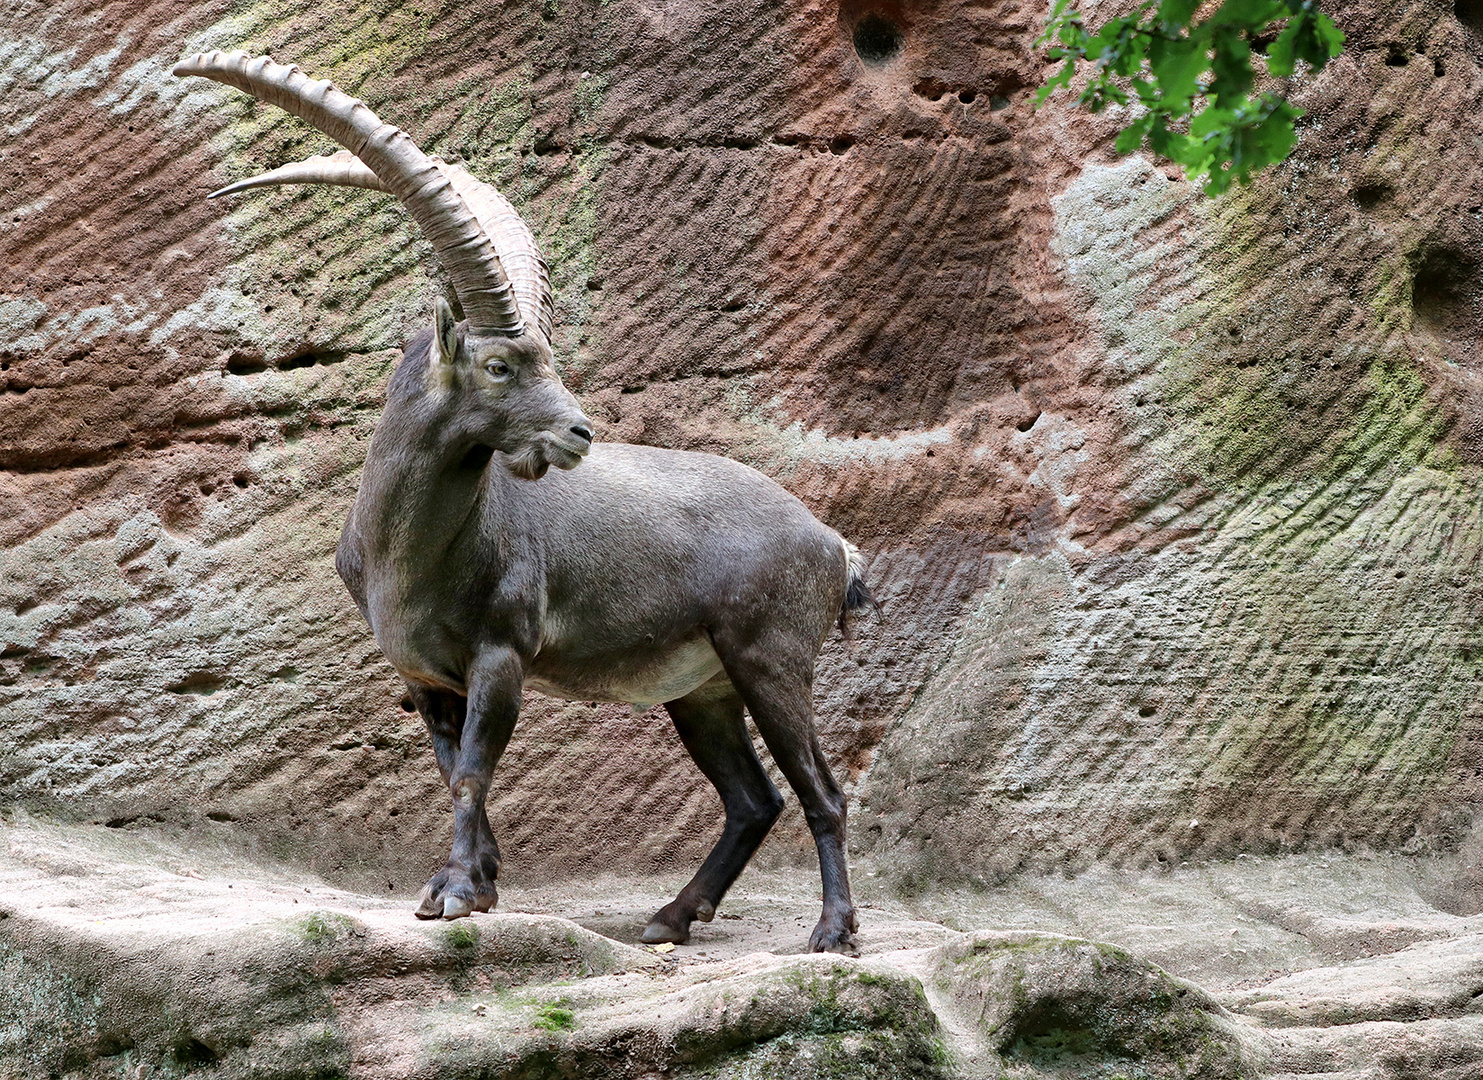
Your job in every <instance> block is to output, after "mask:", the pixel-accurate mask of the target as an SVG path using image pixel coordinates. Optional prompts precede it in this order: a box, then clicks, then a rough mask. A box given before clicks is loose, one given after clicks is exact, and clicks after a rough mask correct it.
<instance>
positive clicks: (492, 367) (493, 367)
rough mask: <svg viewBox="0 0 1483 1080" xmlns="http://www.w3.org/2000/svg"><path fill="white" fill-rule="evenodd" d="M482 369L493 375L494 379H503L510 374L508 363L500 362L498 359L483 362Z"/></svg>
mask: <svg viewBox="0 0 1483 1080" xmlns="http://www.w3.org/2000/svg"><path fill="white" fill-rule="evenodd" d="M484 370H485V371H487V372H489V374H491V375H493V376H494V377H495V378H496V379H503V378H505V377H506V376H508V375H509V374H510V365H509V364H502V363H500V362H499V361H498V360H494V361H491V362H490V363H488V364H485V365H484Z"/></svg>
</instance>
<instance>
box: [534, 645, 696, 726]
mask: <svg viewBox="0 0 1483 1080" xmlns="http://www.w3.org/2000/svg"><path fill="white" fill-rule="evenodd" d="M721 670H722V668H721V658H720V657H719V656H717V655H716V650H715V649H713V648H712V647H711V643H710V640H709V639H708V638H705V637H699V638H692V639H690V640H689V641H683V642H680V643H678V644H677V645H675V646H673V647H672V648H670V649H669V650H667V651H666V652H664V653H662V654H660V655H657V656H651V657H648V658H646V662H644V663H641V664H633V665H629V666H626V667H623V668H619V669H617V670H614V669H611V668H609V669H606V670H604V671H603V672H602V674H601V675H597V676H596V677H595V678H592V679H586V678H582V677H581V676H580V675H576V674H575V673H571V672H559V673H558V672H551V673H550V674H549V677H542V676H538V675H532V676H530V677H528V678H527V679H526V680H525V685H526V686H527V687H529V688H530V689H532V690H536V691H539V692H540V693H542V694H547V695H549V696H551V697H557V698H565V699H566V700H568V701H616V702H625V703H628V704H631V705H640V706H644V707H646V708H647V707H648V706H650V705H657V704H658V703H659V702H661V701H674V700H675V699H676V698H682V697H684V696H685V695H687V694H689V693H690V692H691V691H693V690H696V689H698V688H700V687H701V686H703V685H704V684H705V683H707V682H709V681H710V680H711V679H713V678H715V677H716V676H717V675H719V674H721Z"/></svg>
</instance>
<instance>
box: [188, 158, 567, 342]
mask: <svg viewBox="0 0 1483 1080" xmlns="http://www.w3.org/2000/svg"><path fill="white" fill-rule="evenodd" d="M430 160H431V161H432V163H433V164H434V165H436V166H437V167H438V168H439V169H440V170H441V171H442V173H443V175H444V176H446V177H447V178H448V182H449V183H450V184H452V185H453V190H454V191H455V192H456V193H457V194H458V196H459V197H460V198H461V199H463V201H464V205H466V206H467V207H468V208H469V210H470V212H472V213H473V215H474V217H476V218H478V219H479V225H480V227H481V228H483V230H484V233H485V235H486V236H488V237H489V239H490V241H491V242H492V243H493V244H494V249H495V251H496V253H498V255H499V259H500V264H501V265H502V266H503V267H504V270H505V273H506V275H508V277H509V279H510V285H511V287H512V288H513V289H514V290H515V299H516V301H517V302H518V303H519V305H520V314H521V317H522V318H523V319H524V320H525V321H526V323H527V324H529V325H532V326H535V327H536V328H537V329H539V330H540V332H541V335H542V336H543V337H545V339H546V340H547V341H550V340H551V327H552V323H553V319H554V314H555V304H554V303H553V300H552V296H551V273H550V271H549V270H548V269H547V267H546V260H545V259H544V258H542V257H541V250H540V248H539V247H538V246H537V245H536V239H535V236H534V235H533V234H532V233H531V231H530V227H529V226H527V225H526V224H525V221H524V219H523V218H521V216H520V214H519V213H518V212H517V211H516V210H515V207H514V206H512V205H511V204H510V201H509V200H508V199H506V198H505V197H504V196H503V195H501V194H500V193H499V192H498V191H497V190H495V188H493V187H492V186H490V185H489V184H486V183H485V182H484V181H483V180H480V179H478V178H477V177H476V176H474V175H473V174H472V173H470V172H469V171H468V170H467V169H465V168H464V167H463V166H462V165H450V164H448V163H447V162H444V161H439V160H438V159H437V158H431V159H430ZM285 184H336V185H339V186H341V187H358V188H369V189H370V190H372V191H386V192H389V191H390V190H391V189H390V188H388V187H387V186H386V185H385V184H383V183H382V182H381V181H380V179H379V178H377V176H376V174H375V173H374V172H372V171H371V170H370V168H368V167H367V166H366V164H365V162H363V161H361V160H360V159H359V158H358V157H356V156H355V155H354V154H352V153H351V152H350V151H349V150H340V151H338V152H337V153H334V154H328V155H321V156H318V157H311V158H306V159H304V160H303V161H295V162H293V163H291V164H289V165H282V166H279V167H278V168H276V169H273V170H272V171H270V172H265V173H260V174H259V175H257V176H253V177H250V178H248V179H246V180H239V181H237V182H236V183H235V184H228V185H227V186H226V187H224V188H220V189H219V190H217V191H213V192H212V193H211V194H210V195H208V196H206V197H207V198H208V199H215V198H216V197H218V196H220V195H232V194H235V193H237V192H239V191H248V190H251V189H253V188H263V187H275V186H279V185H285Z"/></svg>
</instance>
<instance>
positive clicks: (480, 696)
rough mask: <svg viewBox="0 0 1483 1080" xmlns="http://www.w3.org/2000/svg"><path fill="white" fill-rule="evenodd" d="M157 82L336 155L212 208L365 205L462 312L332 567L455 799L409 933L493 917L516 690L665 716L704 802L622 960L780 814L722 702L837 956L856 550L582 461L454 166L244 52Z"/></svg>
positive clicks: (673, 931)
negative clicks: (685, 866) (832, 763)
mask: <svg viewBox="0 0 1483 1080" xmlns="http://www.w3.org/2000/svg"><path fill="white" fill-rule="evenodd" d="M175 74H176V75H204V76H206V77H207V78H210V79H216V80H218V81H220V82H223V83H227V84H229V85H231V86H235V87H238V88H240V89H242V90H245V91H247V92H248V93H249V94H252V95H254V96H255V97H257V98H259V99H261V100H263V101H266V102H270V103H272V104H273V105H276V106H278V107H279V108H282V109H285V110H287V111H288V112H290V113H293V114H294V115H295V116H298V117H300V118H302V119H304V120H306V121H308V122H309V123H310V124H312V125H313V126H314V127H316V128H318V129H319V130H320V131H322V132H324V133H325V134H326V135H328V136H330V137H331V138H333V139H335V140H336V141H337V142H338V143H340V144H341V145H342V146H343V147H345V149H344V150H343V151H341V152H339V153H336V154H334V155H331V156H327V157H318V158H310V159H308V160H307V161H302V162H298V163H295V164H291V165H285V166H283V167H282V168H279V169H275V170H273V171H272V172H269V173H265V174H263V175H262V176H258V177H255V178H253V179H250V180H245V181H242V182H241V183H237V184H233V185H231V186H230V187H227V188H223V189H222V190H221V191H218V192H214V193H213V196H214V195H221V194H225V193H227V192H235V191H241V190H243V189H245V188H251V187H259V186H267V185H274V184H303V183H326V184H342V185H349V186H355V187H365V188H373V189H375V190H377V191H384V192H389V193H391V194H393V195H395V196H396V197H397V198H398V199H399V200H400V201H401V203H402V205H403V206H404V207H405V208H406V209H407V211H408V213H410V214H411V215H412V217H413V219H414V220H416V222H417V224H418V225H419V226H420V227H421V229H422V231H423V232H424V234H426V236H427V237H428V238H429V239H430V240H431V241H432V244H433V247H434V248H435V250H436V251H437V254H438V258H439V260H440V261H441V262H442V265H443V267H444V268H445V269H446V270H447V272H448V275H449V277H450V278H451V280H452V284H453V288H454V290H455V292H456V293H457V296H458V299H459V302H460V303H461V305H462V307H463V310H464V313H465V314H466V316H467V319H466V321H464V322H461V323H456V324H455V322H454V316H453V313H452V311H451V310H450V308H449V306H448V304H447V303H446V302H444V301H443V300H442V299H441V298H439V299H437V300H436V301H435V303H434V308H435V315H434V320H433V326H432V327H430V328H429V329H427V330H424V331H422V332H421V333H419V334H417V335H416V336H415V337H413V338H412V340H411V341H410V342H409V343H408V344H407V345H406V346H405V347H404V349H403V357H402V360H401V363H400V364H399V365H398V367H397V369H396V373H395V374H394V375H393V377H392V379H391V384H390V386H389V388H388V390H387V400H386V409H385V412H384V413H383V415H382V417H381V420H380V422H379V423H378V424H377V425H376V430H375V433H374V435H373V436H372V438H371V444H370V449H369V452H368V453H367V456H366V464H365V472H364V474H363V476H362V478H361V483H360V491H359V494H358V495H357V497H356V500H355V505H354V508H353V509H352V510H351V512H350V518H349V520H348V521H347V522H346V524H345V529H344V532H343V534H342V535H341V538H340V543H339V548H338V551H337V554H336V559H335V565H336V567H337V569H338V570H339V572H340V576H341V577H342V578H343V579H344V581H345V584H346V586H347V587H348V588H349V590H350V592H351V595H352V596H354V598H355V602H356V604H357V605H358V606H359V607H360V610H361V613H362V614H363V615H364V616H365V617H366V620H367V621H368V622H369V623H370V625H371V629H372V631H373V632H374V634H375V636H376V641H377V643H378V644H379V645H380V647H381V650H382V652H383V653H385V655H386V658H387V659H388V660H389V661H390V662H391V663H392V664H393V665H394V666H395V667H396V669H397V671H398V672H399V673H400V674H401V676H402V677H403V678H404V679H405V680H406V683H407V686H408V688H409V690H410V694H411V698H412V701H413V702H415V703H416V706H417V709H418V711H420V712H421V713H422V716H423V717H424V719H425V720H426V721H427V726H428V729H429V731H430V733H431V736H432V744H433V750H434V753H435V754H436V756H437V760H438V768H439V770H440V771H441V773H442V776H443V780H444V781H445V782H446V783H447V785H448V788H449V791H450V793H451V794H452V797H453V808H454V826H453V830H454V833H453V848H452V851H451V853H450V854H449V856H448V861H447V864H446V865H445V866H444V867H443V868H442V869H441V870H439V871H438V872H437V873H436V874H434V875H433V877H432V879H431V880H430V881H429V882H428V883H427V886H426V887H425V888H424V889H423V890H422V896H421V902H420V905H419V906H418V908H417V912H416V913H417V915H418V916H420V917H422V918H425V919H432V918H438V917H442V918H444V919H456V918H459V917H460V916H464V915H468V914H469V913H470V912H474V911H488V910H490V909H492V908H493V907H494V906H495V903H496V900H497V894H496V891H495V878H496V876H497V875H498V872H499V867H500V854H499V848H498V846H497V845H496V844H495V840H494V835H493V833H492V832H491V830H490V827H489V818H488V816H487V815H486V813H485V808H484V804H485V797H486V795H487V793H488V791H489V784H490V774H491V772H492V770H493V769H494V767H495V763H496V762H497V761H498V760H499V757H500V754H501V753H502V752H503V750H504V748H505V745H506V743H507V742H508V741H509V738H510V734H511V732H512V730H513V729H514V727H515V720H516V718H517V716H518V715H519V712H520V704H521V692H522V689H523V688H524V687H530V688H532V689H534V690H538V691H540V692H542V693H545V694H550V695H553V696H555V697H560V698H567V699H572V700H581V701H607V702H628V703H632V704H635V705H640V706H644V707H648V706H651V705H653V704H656V703H660V702H662V703H663V704H664V706H665V708H666V709H667V710H668V711H669V715H670V718H671V719H672V720H673V721H674V726H675V729H676V731H678V732H679V736H680V740H681V741H682V742H683V743H684V745H685V749H686V750H687V751H689V753H690V756H691V757H692V758H694V759H695V763H696V764H697V765H699V766H700V770H701V772H703V773H704V774H705V775H706V777H707V778H708V779H709V780H710V781H711V783H712V784H714V785H715V787H716V790H717V791H718V792H719V793H720V795H721V801H722V803H723V805H724V806H725V811H726V825H725V829H724V831H723V832H722V834H721V838H720V840H718V841H717V842H716V845H715V847H714V848H713V849H712V850H711V852H710V854H709V855H708V856H707V857H706V859H705V861H704V862H703V863H702V864H701V867H700V869H699V871H698V872H697V873H696V874H695V876H694V878H693V879H692V880H691V881H690V883H689V884H687V885H686V886H685V887H684V888H683V889H681V890H680V893H679V895H678V896H676V897H675V899H674V900H673V901H671V902H670V903H669V904H666V905H665V906H664V907H662V908H661V909H660V910H659V911H658V912H657V913H656V914H655V915H654V917H653V919H652V920H651V921H650V922H649V924H648V926H647V927H646V928H645V929H644V932H643V940H644V941H645V942H647V943H651V944H653V943H659V942H685V941H687V940H688V939H689V936H690V924H691V923H692V922H693V921H694V920H696V919H700V920H703V921H709V920H710V919H711V918H712V916H713V915H714V914H715V911H716V906H717V905H718V904H719V903H720V902H721V898H722V897H723V896H724V895H725V893H726V890H727V889H728V888H729V887H730V886H731V884H732V882H734V881H735V880H736V878H737V875H738V874H740V873H741V871H742V869H743V867H745V866H746V864H747V860H748V859H750V858H751V856H752V854H753V852H755V851H756V850H757V846H758V845H759V844H760V843H761V842H762V839H763V837H764V836H765V835H766V834H767V831H768V829H769V828H770V827H771V826H772V824H773V822H774V821H775V820H776V818H777V816H778V814H779V812H780V811H781V809H782V805H783V800H782V796H781V795H779V794H778V790H777V788H776V787H775V786H774V785H773V784H772V782H771V781H770V780H769V779H768V776H767V773H766V772H765V771H764V769H763V767H762V764H761V762H760V761H758V759H757V755H756V752H755V751H754V750H753V748H752V740H751V738H750V737H749V735H748V733H747V728H746V724H745V720H744V716H743V710H744V709H745V710H747V711H749V712H750V713H751V715H752V719H753V721H754V722H755V724H756V725H757V730H758V731H759V732H760V733H761V735H762V738H763V740H764V741H765V742H766V744H767V747H768V749H769V751H771V753H772V756H773V759H774V760H775V761H776V762H777V764H778V767H779V768H780V769H781V770H782V772H783V775H784V776H786V777H787V779H788V783H789V784H790V785H792V787H793V790H794V791H795V792H796V793H797V795H798V798H799V801H800V802H801V803H802V805H803V810H804V814H805V816H806V818H807V820H808V824H809V828H810V829H811V830H812V832H813V836H814V841H815V843H816V845H817V847H818V853H819V866H820V871H821V874H822V877H823V883H824V908H823V915H822V917H821V918H820V920H819V924H818V926H817V927H815V928H814V931H813V934H812V936H811V937H810V939H809V948H810V949H811V950H813V951H815V952H821V951H832V952H852V951H854V950H855V939H854V932H855V930H856V920H855V909H854V905H853V904H852V902H851V900H850V888H849V878H848V873H847V867H846V861H845V800H844V797H843V795H842V794H841V792H840V789H839V786H838V785H837V784H836V783H835V781H834V778H833V776H832V775H830V772H829V766H828V765H827V764H826V762H825V760H824V754H823V752H822V751H821V749H820V747H819V740H818V737H817V735H816V734H815V732H814V726H813V705H812V687H813V675H814V661H815V658H816V657H817V655H818V652H819V649H820V648H821V646H822V644H823V641H824V639H825V637H826V636H827V635H828V633H829V632H830V630H831V628H832V627H833V625H834V624H835V622H836V621H838V622H839V623H840V625H841V627H843V625H844V620H845V618H846V617H847V616H849V615H850V614H851V613H853V612H856V611H858V610H860V609H862V608H865V607H867V606H869V605H872V604H873V603H874V601H873V600H872V599H871V598H870V593H869V590H868V588H867V587H866V584H865V580H864V574H863V563H862V560H861V558H860V556H859V553H858V551H857V550H856V549H855V547H854V546H853V545H851V544H849V543H848V542H846V541H845V540H844V539H843V538H842V537H841V536H840V535H839V534H838V533H836V532H835V531H834V530H832V529H830V528H827V527H826V526H824V525H823V524H821V523H820V522H819V521H818V520H817V519H816V518H815V517H814V516H813V515H812V514H811V513H809V511H808V510H807V509H806V508H805V507H804V505H803V504H802V503H801V502H799V501H798V500H797V499H795V498H794V497H793V496H792V495H789V494H788V493H787V492H786V491H784V490H783V489H782V488H781V487H779V486H778V485H777V484H775V483H773V482H772V481H771V480H769V479H768V478H766V477H765V476H763V475H762V474H761V473H758V472H756V471H754V470H753V469H750V468H748V467H746V466H744V465H740V464H738V463H736V462H734V461H730V460H727V459H726V458H722V457H715V456H712V455H709V454H696V453H685V452H681V451H674V450H659V449H653V448H650V447H646V446H626V445H622V444H612V443H607V444H601V443H600V444H597V445H595V446H594V445H593V431H592V422H591V421H590V420H589V419H588V418H587V417H586V416H585V415H584V414H583V412H582V409H581V407H580V406H579V405H578V403H577V400H576V398H575V397H573V396H572V394H571V392H570V391H568V390H567V389H566V387H565V386H563V385H562V382H561V379H560V378H559V377H558V375H557V373H556V368H555V364H554V360H553V354H552V349H551V344H550V341H551V323H552V317H553V311H554V305H553V302H552V296H551V286H550V279H549V276H548V273H547V269H546V264H545V261H544V260H543V259H542V257H541V254H540V252H539V250H538V249H537V247H536V243H535V239H534V237H533V236H532V234H531V231H530V229H529V228H528V227H527V226H526V225H525V223H524V222H523V221H522V220H521V219H520V217H519V215H518V214H517V213H516V212H515V210H514V208H513V207H512V206H511V205H510V204H509V202H507V201H506V200H505V199H504V198H503V197H502V196H501V195H500V194H499V193H498V192H496V191H495V190H494V189H493V188H492V187H490V186H489V185H487V184H485V183H483V182H481V181H479V180H477V179H475V178H474V177H473V176H471V175H470V174H469V172H468V171H467V170H466V169H464V168H463V167H462V166H460V165H457V164H448V163H445V162H442V161H439V160H436V159H433V158H430V157H428V156H426V155H425V154H423V153H422V151H421V150H419V149H418V148H417V146H416V144H415V143H414V142H413V141H412V139H411V138H410V137H408V136H407V135H406V134H405V133H404V132H402V131H400V130H398V129H397V128H395V127H393V126H391V125H390V124H386V123H383V122H382V121H380V120H379V119H377V118H376V116H375V115H374V114H373V113H372V112H371V110H370V109H369V108H367V107H366V105H365V104H364V103H362V102H360V101H357V100H356V99H354V98H352V97H350V96H348V95H346V94H344V93H342V92H341V91H340V90H338V89H336V88H335V87H334V86H332V85H331V84H330V83H328V82H316V81H313V80H311V79H309V78H308V77H307V76H306V75H304V73H303V72H301V71H300V70H299V69H298V68H297V67H285V66H283V65H280V64H276V63H274V62H273V61H272V60H271V59H270V58H268V57H266V56H260V57H255V58H254V57H250V56H249V55H247V54H246V53H242V52H234V53H220V52H209V53H201V54H198V55H196V56H193V57H191V58H190V59H188V60H186V61H184V62H183V63H181V64H180V65H179V66H178V67H176V68H175ZM584 460H585V464H583V465H582V467H581V468H580V469H578V468H575V466H577V464H578V463H579V462H584ZM552 465H555V466H556V467H557V470H558V471H557V472H553V473H551V474H550V475H547V471H548V468H549V467H550V466H552ZM567 470H571V471H567Z"/></svg>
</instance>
